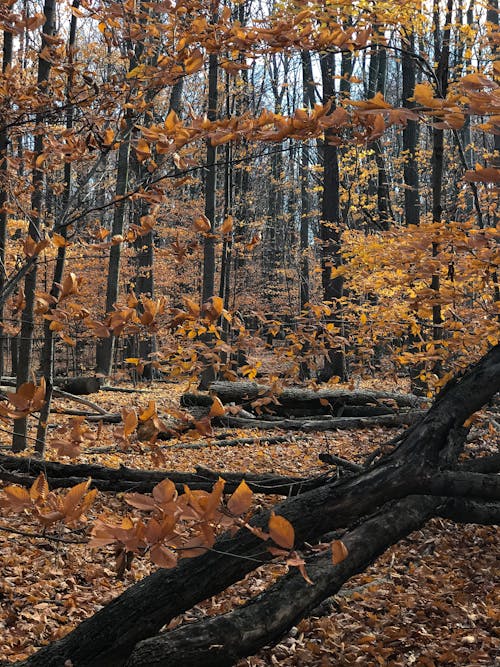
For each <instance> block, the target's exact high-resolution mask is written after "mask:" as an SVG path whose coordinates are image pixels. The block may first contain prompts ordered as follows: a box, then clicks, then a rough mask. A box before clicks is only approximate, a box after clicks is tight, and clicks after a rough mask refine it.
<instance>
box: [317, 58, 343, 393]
mask: <svg viewBox="0 0 500 667" xmlns="http://www.w3.org/2000/svg"><path fill="white" fill-rule="evenodd" d="M321 76H322V81H323V103H326V102H328V101H330V102H331V104H332V111H333V109H334V108H335V84H334V81H335V78H334V77H335V56H334V54H333V53H326V54H324V55H323V56H322V58H321ZM330 138H331V136H330V135H329V133H328V132H325V137H324V142H323V196H322V207H321V209H322V210H321V224H320V239H321V282H322V286H323V300H324V301H326V302H327V303H329V304H330V307H331V308H332V311H333V313H334V314H333V323H334V324H335V326H336V327H337V328H338V329H339V331H340V333H341V334H342V331H343V327H344V323H343V317H342V307H341V305H340V299H341V298H342V296H343V294H344V278H343V276H342V275H337V276H334V277H333V278H332V277H331V273H332V269H336V268H338V267H339V266H341V264H342V254H341V244H340V239H341V235H342V230H341V227H340V196H339V187H340V183H339V180H340V178H339V161H338V152H337V147H336V146H335V145H334V144H333V143H330ZM334 376H338V377H339V378H340V380H341V381H343V380H345V379H346V377H347V366H346V359H345V353H344V350H342V349H332V350H330V351H329V353H328V357H327V359H325V364H324V367H323V369H322V371H321V374H320V380H322V381H327V380H329V379H330V378H332V377H334Z"/></svg>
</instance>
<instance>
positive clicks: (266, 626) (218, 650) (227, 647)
mask: <svg viewBox="0 0 500 667" xmlns="http://www.w3.org/2000/svg"><path fill="white" fill-rule="evenodd" d="M436 504H437V503H436V500H435V499H426V500H425V502H422V500H421V499H418V498H417V499H415V498H408V499H406V500H404V501H402V502H400V503H397V504H396V505H395V506H394V507H393V508H391V509H389V510H388V511H385V512H382V513H380V514H379V515H377V516H376V517H374V518H373V519H370V520H368V521H366V522H365V523H363V524H362V525H361V526H360V527H359V528H355V529H354V530H353V531H350V532H349V533H348V534H347V535H345V536H343V537H342V541H343V542H344V544H345V546H346V547H347V549H348V551H349V554H348V557H347V558H346V559H345V560H344V561H343V562H342V563H340V564H338V565H336V566H334V565H333V564H332V559H331V553H330V550H329V549H328V550H327V553H325V554H322V555H320V556H316V557H315V558H311V559H310V560H308V561H307V565H306V570H307V574H308V576H309V577H310V578H311V580H312V581H313V582H314V585H312V586H311V585H310V584H308V583H307V582H306V581H305V580H304V579H303V577H302V576H301V574H300V573H299V572H298V571H297V570H296V569H295V568H292V570H291V572H289V573H288V574H287V575H286V576H285V577H282V578H281V579H279V580H278V582H277V583H276V584H274V585H273V586H272V587H271V588H270V589H268V590H267V591H265V592H264V593H262V594H261V595H259V596H257V597H256V598H253V599H252V600H251V601H250V602H249V603H247V604H245V605H244V606H243V607H239V608H238V609H235V610H234V611H231V612H229V613H227V614H223V615H220V616H215V617H214V618H210V619H207V620H204V621H200V622H198V623H194V624H193V623H190V624H188V625H186V626H181V627H180V628H177V629H175V630H172V631H170V632H166V633H165V634H163V635H160V636H157V637H154V638H151V639H147V640H145V641H143V642H140V643H139V644H138V645H137V647H136V648H135V649H134V651H133V653H132V655H131V656H130V658H129V660H128V661H127V662H126V667H156V666H157V667H160V666H161V667H170V666H172V667H176V666H177V665H183V667H197V666H198V665H204V667H230V666H231V665H233V664H235V662H236V661H237V660H238V658H242V657H244V656H247V655H252V654H253V653H256V651H258V650H259V649H260V648H262V647H263V646H265V645H266V644H274V643H276V642H277V641H278V640H279V639H280V637H281V636H282V635H283V634H284V633H285V632H286V631H287V630H289V629H290V628H291V627H292V626H293V625H296V624H297V623H298V621H300V619H302V618H303V617H304V616H306V615H307V614H308V612H310V611H312V610H313V609H314V608H315V607H316V606H317V605H318V604H319V603H320V602H322V601H323V600H324V599H325V598H327V597H329V596H331V595H334V594H335V593H337V592H338V591H339V590H340V588H341V587H342V585H343V584H344V583H345V582H346V581H347V580H348V579H350V578H351V577H352V576H354V575H355V574H357V573H358V572H362V571H363V570H364V569H365V568H366V567H368V565H370V564H371V563H372V562H373V561H374V560H375V559H376V558H377V557H378V556H379V555H381V554H382V553H383V552H384V551H385V550H386V549H387V548H388V547H389V546H391V545H392V544H394V543H395V542H397V541H399V540H400V539H402V538H403V537H405V536H406V535H408V534H409V533H410V532H411V531H413V530H417V529H418V528H420V527H421V525H422V524H423V523H424V522H425V520H426V519H427V518H428V517H429V516H431V514H432V509H433V508H434V506H435V505H436Z"/></svg>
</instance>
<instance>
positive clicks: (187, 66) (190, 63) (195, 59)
mask: <svg viewBox="0 0 500 667" xmlns="http://www.w3.org/2000/svg"><path fill="white" fill-rule="evenodd" d="M202 66H203V54H202V53H201V51H200V49H196V50H195V51H193V53H192V54H191V55H190V56H189V58H186V60H185V61H184V70H185V72H186V74H193V72H196V71H198V70H199V69H201V67H202Z"/></svg>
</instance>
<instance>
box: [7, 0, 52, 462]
mask: <svg viewBox="0 0 500 667" xmlns="http://www.w3.org/2000/svg"><path fill="white" fill-rule="evenodd" d="M43 13H44V15H45V19H46V20H45V23H44V26H43V29H42V44H41V52H40V53H43V50H44V49H45V48H49V43H48V42H47V39H46V38H47V37H50V36H52V35H54V34H55V31H56V23H55V18H56V1H55V0H45V4H44V8H43ZM50 69H51V63H50V61H49V60H45V59H44V58H42V57H41V56H40V57H39V59H38V78H37V82H38V88H39V90H40V92H41V93H42V94H47V93H48V83H49V75H50ZM43 122H44V118H43V115H42V114H36V116H35V125H36V129H35V141H34V155H33V177H32V178H33V193H32V195H31V209H32V211H31V216H30V223H29V227H28V234H29V236H31V238H33V239H34V240H35V241H39V240H40V221H41V208H42V199H43V180H44V175H43V171H42V170H41V169H38V168H37V166H36V159H37V157H38V156H39V155H40V154H41V153H42V152H43V136H44V135H43V131H42V129H43V128H42V124H43ZM36 280H37V261H36V259H35V261H34V262H33V264H32V267H31V269H30V270H29V271H28V273H27V274H26V278H25V281H24V294H25V298H26V305H25V307H24V310H23V313H22V316H21V340H20V343H19V360H20V363H19V364H18V368H17V386H18V387H19V386H21V385H22V384H24V383H25V382H28V380H29V379H30V371H31V364H32V352H33V331H34V327H35V320H34V305H35V291H36ZM27 428H28V420H27V418H26V417H24V418H23V419H16V420H15V421H14V435H13V438H12V450H13V451H15V452H19V451H22V450H23V449H25V448H26V432H27Z"/></svg>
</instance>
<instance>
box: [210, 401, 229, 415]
mask: <svg viewBox="0 0 500 667" xmlns="http://www.w3.org/2000/svg"><path fill="white" fill-rule="evenodd" d="M225 413H226V410H225V408H224V406H223V405H222V401H221V400H220V398H219V397H218V396H216V397H215V398H214V402H213V403H212V407H211V408H210V412H209V413H208V416H209V417H222V416H223V415H224V414H225Z"/></svg>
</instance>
